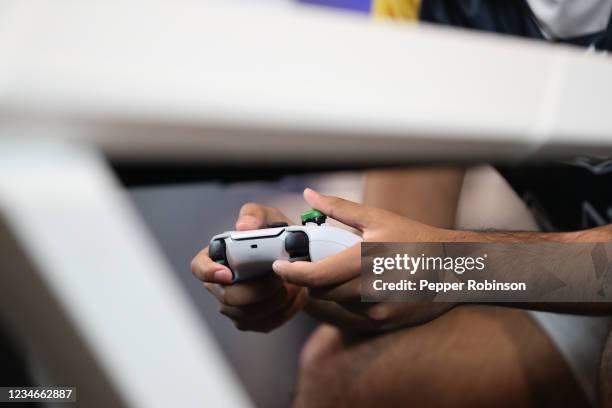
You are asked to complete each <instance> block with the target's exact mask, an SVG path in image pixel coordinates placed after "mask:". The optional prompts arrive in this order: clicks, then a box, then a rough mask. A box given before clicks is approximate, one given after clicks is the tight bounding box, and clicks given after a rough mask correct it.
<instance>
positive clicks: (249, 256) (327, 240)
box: [209, 210, 361, 282]
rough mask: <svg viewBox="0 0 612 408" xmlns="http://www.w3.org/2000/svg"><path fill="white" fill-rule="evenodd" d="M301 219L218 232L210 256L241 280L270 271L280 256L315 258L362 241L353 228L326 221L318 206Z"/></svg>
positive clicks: (328, 254)
mask: <svg viewBox="0 0 612 408" xmlns="http://www.w3.org/2000/svg"><path fill="white" fill-rule="evenodd" d="M301 219H302V225H301V226H299V225H293V226H289V225H288V224H286V223H274V224H271V225H269V226H268V228H265V229H259V230H252V231H227V232H224V233H222V234H219V235H215V236H214V237H213V238H212V239H211V241H210V247H209V256H210V258H211V259H212V260H213V261H215V262H218V263H220V264H223V265H225V266H227V267H228V268H229V269H230V270H231V271H232V274H233V281H234V282H238V281H243V280H246V279H251V278H255V277H258V276H261V275H263V274H266V273H269V272H271V271H272V263H273V262H274V261H275V260H277V259H283V260H288V261H289V262H295V261H312V262H315V261H319V260H321V259H323V258H326V257H328V256H330V255H333V254H336V253H338V252H341V251H343V250H345V249H347V248H349V247H351V246H353V245H355V244H356V243H358V242H361V238H360V237H359V236H358V235H355V234H353V233H352V232H349V231H346V230H344V229H341V228H336V227H332V226H328V225H325V224H324V223H325V220H326V216H325V215H324V214H322V213H321V212H319V211H317V210H311V211H307V212H305V213H303V214H302V215H301Z"/></svg>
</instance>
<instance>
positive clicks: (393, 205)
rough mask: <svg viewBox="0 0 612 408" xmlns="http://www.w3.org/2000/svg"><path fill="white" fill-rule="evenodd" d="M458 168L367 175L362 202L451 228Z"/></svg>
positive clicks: (459, 178)
mask: <svg viewBox="0 0 612 408" xmlns="http://www.w3.org/2000/svg"><path fill="white" fill-rule="evenodd" d="M463 174H464V169H463V168H460V167H411V168H400V169H383V170H371V171H369V172H368V173H367V176H366V183H365V187H364V192H363V203H364V204H366V205H369V206H371V207H376V208H382V209H385V210H388V211H392V212H394V213H396V214H399V215H402V216H404V217H408V218H411V219H413V220H416V221H420V222H422V223H425V224H428V225H433V226H436V227H440V228H454V226H455V215H456V212H457V202H458V200H459V194H460V192H461V186H462V183H463Z"/></svg>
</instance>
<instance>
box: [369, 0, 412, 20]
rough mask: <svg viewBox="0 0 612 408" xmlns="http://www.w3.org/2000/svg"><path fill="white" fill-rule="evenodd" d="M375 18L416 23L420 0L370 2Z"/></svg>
mask: <svg viewBox="0 0 612 408" xmlns="http://www.w3.org/2000/svg"><path fill="white" fill-rule="evenodd" d="M372 1H373V4H372V10H373V13H374V17H376V18H392V19H397V20H410V21H416V20H417V19H418V17H419V8H420V6H421V0H372Z"/></svg>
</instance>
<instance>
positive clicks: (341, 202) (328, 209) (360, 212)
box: [304, 188, 378, 232]
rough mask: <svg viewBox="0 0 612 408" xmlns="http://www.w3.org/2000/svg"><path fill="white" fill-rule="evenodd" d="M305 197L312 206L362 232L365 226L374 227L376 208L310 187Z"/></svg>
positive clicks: (305, 191)
mask: <svg viewBox="0 0 612 408" xmlns="http://www.w3.org/2000/svg"><path fill="white" fill-rule="evenodd" d="M304 199H305V200H306V202H307V203H308V204H309V205H310V206H311V207H312V208H316V209H317V210H319V211H321V212H322V213H324V214H325V215H327V216H328V217H330V218H333V219H335V220H338V221H340V222H341V223H343V224H346V225H349V226H351V227H354V228H357V229H358V230H360V231H362V232H363V230H364V229H365V228H367V227H372V226H373V225H374V222H375V221H376V218H377V217H376V214H377V212H378V210H377V209H376V208H371V207H368V206H366V205H363V204H358V203H354V202H352V201H348V200H345V199H342V198H339V197H333V196H325V195H323V194H320V193H318V192H316V191H315V190H312V189H310V188H307V189H306V190H304Z"/></svg>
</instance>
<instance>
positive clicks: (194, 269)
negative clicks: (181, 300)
mask: <svg viewBox="0 0 612 408" xmlns="http://www.w3.org/2000/svg"><path fill="white" fill-rule="evenodd" d="M190 267H191V273H192V274H193V276H195V277H196V278H198V279H201V278H200V275H201V273H202V268H201V267H200V262H199V260H198V257H195V258H193V259H192V260H191V264H190Z"/></svg>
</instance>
